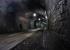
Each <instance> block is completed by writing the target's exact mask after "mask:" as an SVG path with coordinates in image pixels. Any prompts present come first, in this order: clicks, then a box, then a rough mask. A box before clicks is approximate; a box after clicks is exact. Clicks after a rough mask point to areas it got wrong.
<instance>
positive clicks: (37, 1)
mask: <svg viewBox="0 0 70 50" xmlns="http://www.w3.org/2000/svg"><path fill="white" fill-rule="evenodd" d="M0 2H1V3H0V34H12V33H14V34H15V33H17V32H29V30H31V29H37V28H40V29H41V30H40V32H39V33H42V35H41V36H40V40H39V42H38V44H37V43H36V44H37V45H39V43H40V45H41V46H40V48H42V47H43V49H42V50H68V49H70V37H69V35H70V34H69V33H70V24H69V23H70V19H69V18H70V14H69V13H70V9H69V8H70V5H69V4H70V1H69V0H3V1H2V0H1V1H0ZM25 41H26V40H25ZM37 41H38V40H37ZM40 41H43V42H40ZM30 42H31V41H30ZM43 44H44V45H43ZM37 45H36V46H37ZM19 46H20V44H19ZM21 46H23V45H21ZM32 46H35V44H32ZM32 46H31V47H32ZM16 48H18V46H16ZM20 48H22V49H21V50H23V47H20ZM40 48H38V50H39V49H40ZM12 50H20V49H15V47H14V48H13V49H12ZM26 50H28V49H26Z"/></svg>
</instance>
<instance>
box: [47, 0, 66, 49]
mask: <svg viewBox="0 0 70 50" xmlns="http://www.w3.org/2000/svg"><path fill="white" fill-rule="evenodd" d="M64 1H65V0H46V11H47V16H48V27H49V28H48V30H49V33H48V37H47V39H48V41H47V48H48V50H64V39H63V35H64V34H63V33H62V32H63V29H64V28H63V22H62V21H61V20H62V13H63V11H64V10H63V7H65V6H64ZM63 15H64V14H63Z"/></svg>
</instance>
